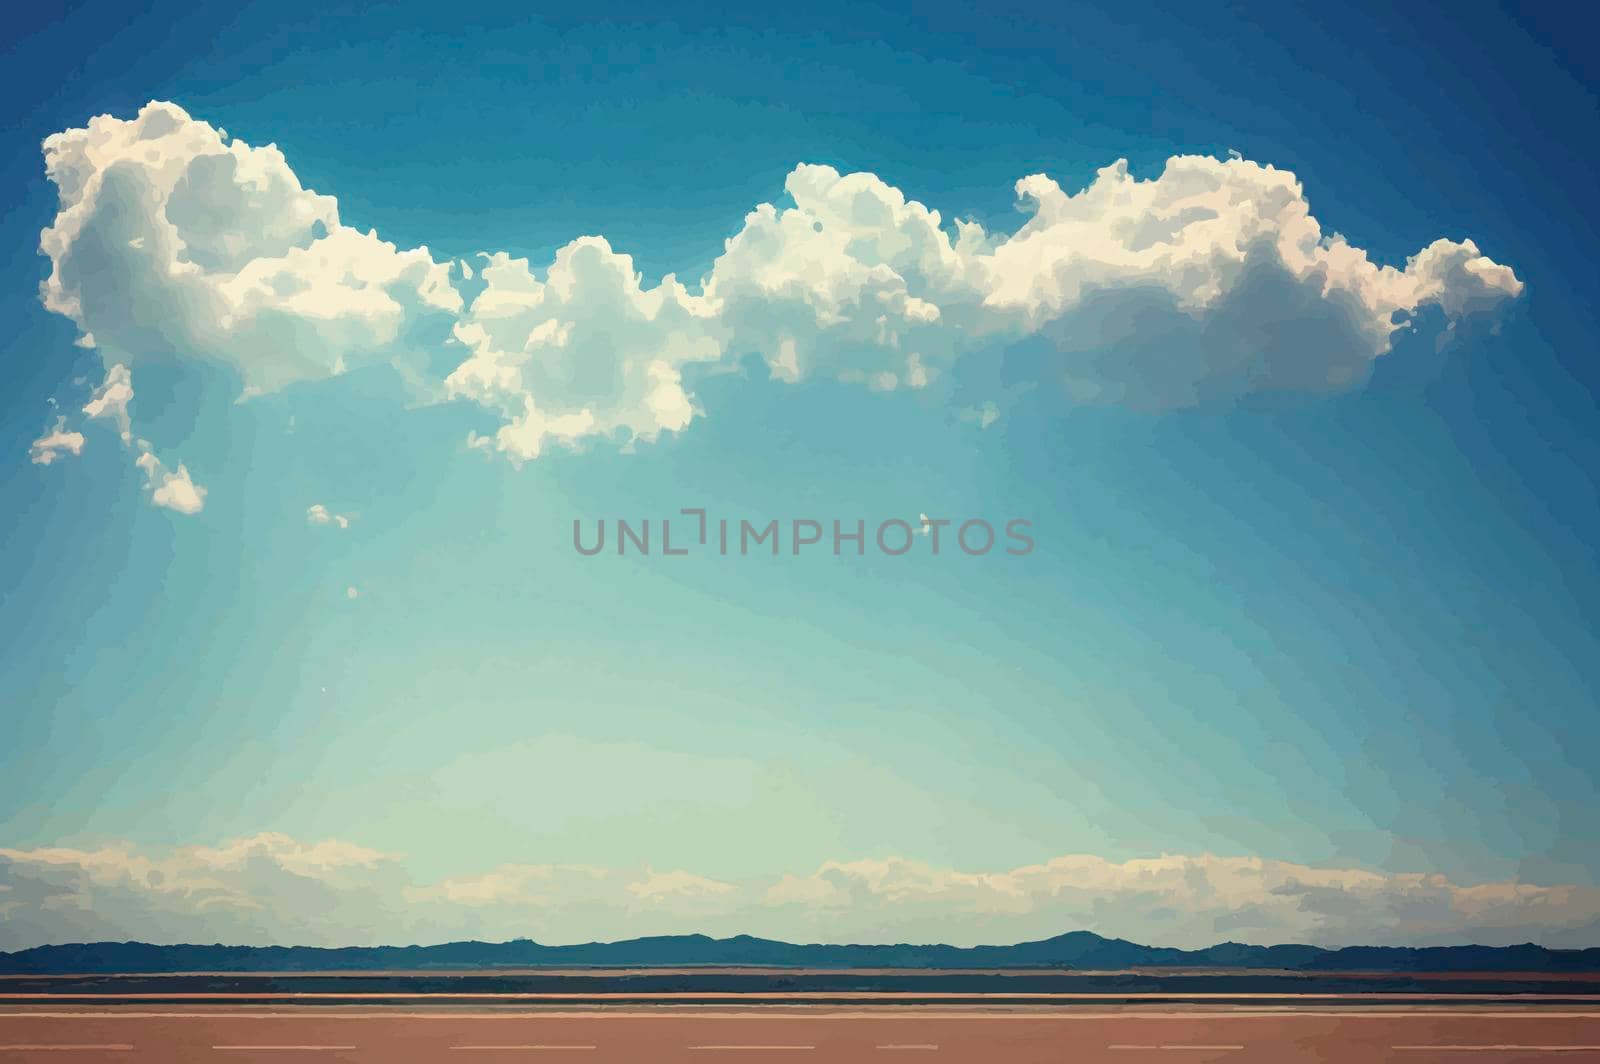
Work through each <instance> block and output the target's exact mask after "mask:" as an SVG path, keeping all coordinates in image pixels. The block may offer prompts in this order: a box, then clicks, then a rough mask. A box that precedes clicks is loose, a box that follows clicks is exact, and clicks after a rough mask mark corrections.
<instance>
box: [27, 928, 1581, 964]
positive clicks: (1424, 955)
mask: <svg viewBox="0 0 1600 1064" xmlns="http://www.w3.org/2000/svg"><path fill="white" fill-rule="evenodd" d="M696 966H719V967H729V966H751V967H775V968H826V969H853V968H900V969H927V968H985V969H993V968H1001V969H1054V970H1067V971H1070V970H1079V971H1106V970H1116V969H1124V968H1244V969H1274V970H1287V971H1297V972H1545V973H1562V972H1600V948H1591V949H1582V950H1576V949H1574V950H1558V949H1547V948H1545V947H1543V946H1537V945H1534V944H1532V943H1527V944H1524V945H1520V946H1471V945H1466V946H1434V947H1426V948H1407V947H1397V946H1349V947H1346V948H1343V949H1335V950H1328V949H1322V948H1320V947H1317V946H1302V945H1281V946H1251V945H1246V944H1243V943H1238V942H1223V943H1221V944H1219V945H1215V946H1209V947H1207V948H1205V949H1198V950H1182V949H1172V948H1165V947H1159V946H1143V945H1140V944H1138V943H1136V942H1128V941H1126V940H1124V939H1120V938H1104V937H1102V936H1100V935H1097V934H1094V933H1092V932H1089V931H1071V932H1068V933H1066V934H1064V935H1057V936H1056V937H1054V938H1047V939H1044V940H1042V941H1039V942H1020V943H1017V944H1015V945H1010V946H970V947H961V946H947V945H939V944H932V945H911V944H906V943H901V944H896V945H827V944H818V943H812V944H806V945H802V944H796V943H792V942H778V941H774V940H772V939H764V938H753V937H751V936H749V935H737V936H735V937H733V938H709V937H707V936H705V935H668V936H658V937H652V938H636V939H628V940H626V941H622V942H586V943H582V944H579V945H567V946H545V945H541V944H539V943H537V942H534V941H532V940H530V939H514V940H512V941H510V942H477V941H468V942H446V943H442V944H440V945H434V946H349V947H341V948H334V949H326V948H321V947H314V946H224V945H220V944H218V945H209V946H207V945H152V944H149V943H144V942H92V943H74V944H69V945H51V946H36V947H33V948H31V949H24V950H17V951H16V952H13V953H0V973H4V974H9V975H48V974H68V973H70V974H84V975H87V974H114V973H130V972H140V973H144V972H149V973H162V972H330V971H418V970H428V969H462V970H472V969H477V970H482V969H494V968H558V967H560V968H663V967H696Z"/></svg>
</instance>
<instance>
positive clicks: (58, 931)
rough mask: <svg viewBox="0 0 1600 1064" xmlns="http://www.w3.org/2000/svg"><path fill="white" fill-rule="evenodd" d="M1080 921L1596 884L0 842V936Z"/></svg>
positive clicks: (1522, 901)
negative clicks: (450, 862)
mask: <svg viewBox="0 0 1600 1064" xmlns="http://www.w3.org/2000/svg"><path fill="white" fill-rule="evenodd" d="M1074 929H1085V930H1091V931H1097V932H1100V933H1102V934H1106V935H1116V936H1122V937H1126V938H1131V939H1134V940H1137V941H1142V942H1146V943H1150V944H1156V945H1176V946H1200V945H1210V944H1212V943H1215V942H1217V941H1221V940H1228V939H1231V940H1236V941H1249V942H1257V943H1268V944H1270V943H1279V942H1310V943H1314V944H1320V945H1344V944H1351V943H1364V942H1378V943H1384V944H1406V943H1410V944H1424V945H1425V944H1436V943H1441V942H1461V941H1477V942H1483V943H1487V944H1496V945H1499V944H1507V943H1516V942H1524V941H1530V940H1531V941H1536V942H1541V943H1544V944H1546V945H1552V946H1561V945H1577V944H1587V943H1590V942H1592V940H1593V937H1594V933H1595V931H1596V929H1600V889H1597V888H1594V887H1579V886H1560V885H1557V886H1535V885H1530V884H1523V883H1514V882H1503V883H1483V884H1470V885H1468V884H1458V883H1453V882H1451V881H1449V880H1447V879H1445V878H1444V877H1442V876H1432V875H1410V874H1392V873H1380V872H1372V871H1366V870H1360V869H1350V868H1311V867H1307V866H1304V865H1297V864H1291V863H1288V862H1283V861H1270V860H1261V859H1256V858H1243V857H1215V856H1208V855H1200V856H1183V855H1169V856H1163V857H1157V858H1151V859H1148V860H1130V861H1124V862H1120V863H1119V862H1114V861H1107V860H1104V859H1102V858H1099V857H1093V856H1085V855H1075V856H1066V857H1060V858H1057V859H1055V860H1052V861H1049V862H1047V863H1045V864H1041V865H1030V866H1026V867H1021V868H1012V869H1007V870H1000V871H958V870H954V869H949V868H940V867H936V866H933V865H929V864H925V863H922V862H919V861H914V860H908V859H904V858H888V859H884V860H854V861H830V862H828V863H826V864H823V865H822V866H821V867H819V868H817V869H815V870H813V871H811V872H807V873H793V874H786V875H773V876H767V877H763V878H758V879H753V880H745V881H738V882H728V881H723V880H719V879H716V878H712V877H708V876H704V875H700V874H696V873H694V872H690V871H685V870H682V869H670V870H663V869H650V868H631V869H618V868H595V867H589V866H579V865H554V864H552V865H526V864H521V865H502V866H499V867H496V868H492V869H489V870H488V871H482V872H470V873H464V874H462V875H459V876H451V877H447V878H445V879H442V880H438V881H434V882H428V883H419V882H417V881H415V880H414V879H413V877H412V876H411V875H410V874H409V873H408V872H407V870H406V867H405V863H404V860H403V859H402V858H401V857H400V856H398V855H394V854H386V853H382V852H379V851H377V850H374V849H369V848H367V847H364V846H359V845H355V844H352V843H348V842H340V841H336V840H327V841H323V842H317V843H307V842H303V841H299V840H296V839H293V838H290V837H288V836H285V835H278V834H262V835H256V836H253V837H250V838H245V839H238V840H234V841H231V842H227V843H224V844H222V845H220V846H191V847H183V848H178V849H171V850H166V851H160V852H141V851H139V850H136V849H134V848H133V847H131V846H106V847H102V848H100V849H96V850H78V849H71V848H65V847H60V848H40V849H33V850H15V849H11V850H7V849H0V948H3V949H16V948H22V947H26V946H31V945H38V944H41V943H49V942H71V941H83V940H98V939H116V940H123V939H129V938H136V939H142V940H146V941H156V942H175V941H190V942H219V941H220V942H231V943H247V944H249V943H268V942H277V943H298V944H305V945H339V944H376V943H383V942H388V943H396V942H401V943H410V942H431V941H440V940H445V939H451V938H461V937H477V938H486V939H507V938H514V937H519V936H526V937H533V938H536V939H539V940H541V941H544V942H547V943H562V942H572V941H586V940H589V939H594V938H598V939H610V938H621V937H629V936H634V935H646V934H663V933H675V932H691V931H702V932H706V933H711V934H717V935H731V934H737V933H752V934H757V935H763V936H767V937H774V938H786V939H791V940H801V941H819V940H820V941H835V942H837V941H861V942H894V941H915V942H936V941H943V942H951V943H954V944H958V945H970V944H975V943H980V942H1012V941H1021V940H1028V939H1037V938H1044V937H1048V936H1050V935H1053V934H1056V933H1058V932H1061V931H1066V930H1074Z"/></svg>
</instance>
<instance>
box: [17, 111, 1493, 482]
mask: <svg viewBox="0 0 1600 1064" xmlns="http://www.w3.org/2000/svg"><path fill="white" fill-rule="evenodd" d="M44 151H45V159H46V168H47V172H48V174H49V176H50V178H51V180H52V181H54V182H55V184H56V186H57V189H58V192H59V198H60V211H59V213H58V214H57V216H56V219H55V222H54V224H53V225H52V226H51V227H50V228H48V229H46V230H45V231H44V233H43V234H42V237H41V248H42V249H43V251H44V252H45V253H46V254H47V255H48V256H49V257H50V259H51V263H52V271H51V274H50V277H49V279H48V280H47V281H46V282H45V283H44V285H43V288H42V296H43V299H44V302H45V305H46V306H48V307H49V308H50V309H51V310H54V311H57V312H58V313H61V314H64V315H67V316H68V317H70V318H72V319H73V320H74V321H75V322H76V323H77V324H78V326H79V328H80V329H81V330H82V332H83V341H82V342H84V343H85V344H89V345H92V346H96V347H98V348H99V349H100V350H101V352H102V354H103V357H104V358H105V359H106V362H107V364H108V365H113V364H118V363H128V364H133V363H137V362H138V361H141V360H147V359H157V358H177V359H188V360H198V361H203V362H212V363H220V364H223V365H226V366H229V367H231V368H233V369H234V370H236V371H237V372H238V373H239V374H240V375H241V377H242V378H243V380H244V382H245V385H246V387H247V389H249V390H269V389H273V388H278V387H281V386H283V385H285V384H288V383H290V382H293V381H298V380H307V379H315V378H319V377H326V376H329V375H333V374H337V373H340V372H342V371H344V370H345V369H348V368H353V367H355V366H358V365H362V364H371V363H380V362H385V361H391V360H395V359H397V358H401V357H403V356H407V355H415V354H417V353H419V352H422V353H426V352H428V351H434V352H437V351H438V350H440V349H442V348H441V345H442V344H444V343H445V341H446V339H447V337H448V339H449V340H451V341H453V342H454V343H455V344H456V345H459V347H461V348H464V350H465V355H464V357H463V359H462V361H461V362H460V364H459V365H457V366H456V368H455V369H454V371H453V372H451V373H449V374H448V376H447V378H446V379H445V380H443V381H438V382H436V383H437V384H438V385H439V391H440V394H442V395H446V396H450V397H456V398H464V399H470V400H472V401H474V402H476V403H479V404H481V405H482V406H484V407H485V408H486V409H487V410H488V411H490V412H492V413H493V414H494V415H495V416H496V417H497V419H498V424H497V425H496V426H495V428H494V431H493V433H492V434H490V435H483V436H480V435H477V434H474V435H473V437H472V438H471V442H472V443H473V445H474V446H481V447H484V448H489V449H495V450H498V451H501V452H503V453H505V454H506V455H507V456H509V457H510V458H511V459H512V460H514V461H517V462H521V461H524V460H528V459H532V458H535V457H537V456H538V455H540V454H541V453H543V452H544V451H545V450H546V449H547V448H548V446H549V445H551V444H552V443H555V444H558V445H562V446H569V447H575V446H579V445H581V444H582V443H583V442H584V441H586V440H588V439H591V438H596V437H607V438H612V439H616V440H619V441H624V442H628V443H631V442H633V441H638V440H643V441H649V440H652V439H655V438H656V437H658V436H659V435H660V434H661V433H662V432H675V431H678V430H681V429H683V428H685V427H686V426H687V425H689V424H690V422H691V421H692V420H693V419H694V418H695V417H697V416H699V415H700V414H701V413H702V411H701V410H700V408H699V406H698V405H697V403H696V401H695V398H694V396H693V394H692V393H691V390H690V387H689V384H688V383H687V382H686V376H685V371H686V369H688V368H689V367H692V366H694V365H696V364H708V363H717V362H732V361H736V360H738V359H742V358H744V357H745V356H747V355H751V354H755V355H758V356H760V357H761V358H763V359H765V360H766V362H767V364H768V365H769V366H770V368H771V370H772V373H773V375H774V376H776V377H778V378H780V379H784V380H799V379H802V378H805V377H808V376H828V377H834V378H838V379H840V380H844V381H855V382H860V383H862V384H864V385H866V386H868V387H872V388H875V389H879V390H885V391H890V390H895V389H900V388H920V387H925V386H928V385H929V384H931V383H932V382H934V381H936V380H938V379H939V377H940V376H941V375H942V374H944V373H946V372H947V371H948V370H949V369H950V368H951V367H952V366H953V365H954V364H955V363H956V362H957V361H958V360H960V359H961V358H963V357H964V356H970V355H973V354H974V353H993V352H995V351H1003V350H1004V349H1006V348H1007V347H1009V346H1010V345H1013V344H1016V343H1019V342H1022V341H1031V342H1032V343H1034V344H1036V345H1038V344H1042V345H1043V346H1044V349H1045V350H1046V351H1047V352H1048V355H1047V357H1044V358H1042V359H1031V360H1030V365H1033V366H1035V367H1036V370H1035V372H1036V373H1037V375H1038V381H1037V383H1039V384H1041V385H1043V386H1046V387H1051V388H1061V389H1064V390H1065V392H1066V394H1067V395H1068V396H1070V397H1072V398H1073V399H1075V400H1077V401H1082V402H1116V403H1126V404H1130V405H1134V406H1138V407H1144V408H1150V409H1165V408H1171V407H1177V406H1187V405H1193V404H1197V403H1204V402H1208V401H1216V400H1227V399H1230V398H1233V397H1236V396H1239V395H1242V394H1245V393H1247V392H1251V391H1255V390H1262V389H1293V390H1310V391H1322V390H1329V389H1338V388H1346V387H1351V386H1354V385H1356V384H1358V383H1359V382H1360V381H1361V380H1363V379H1364V377H1365V374H1366V372H1367V371H1368V369H1369V367H1370V365H1371V363H1372V362H1373V360H1374V359H1376V358H1377V357H1379V356H1381V355H1383V354H1384V353H1386V352H1387V351H1388V350H1389V349H1390V346H1391V343H1392V341H1393V339H1394V335H1395V333H1396V331H1397V330H1399V329H1403V328H1407V327H1410V325H1411V324H1412V322H1413V321H1414V319H1415V317H1416V316H1417V315H1418V313H1419V312H1420V311H1422V310H1424V309H1425V308H1429V307H1436V308H1438V310H1439V311H1440V312H1441V314H1442V315H1443V317H1444V318H1446V319H1449V320H1453V319H1455V318H1458V317H1461V316H1463V315H1468V314H1472V313H1475V312H1478V311H1482V310H1485V309H1489V308H1492V307H1494V306H1495V305H1496V304H1498V303H1500V302H1502V301H1504V300H1506V299H1508V298H1512V297H1515V296H1516V295H1517V294H1518V293H1520V291H1521V289H1522V284H1521V282H1520V281H1519V280H1518V279H1517V278H1516V276H1515V275H1514V274H1513V272H1512V271H1511V270H1510V269H1509V268H1507V267H1505V266H1502V265H1499V264H1497V263H1495V262H1493V261H1491V260H1490V259H1488V258H1487V257H1485V256H1483V255H1482V254H1481V253H1480V252H1479V250H1478V248H1477V247H1476V245H1474V244H1473V243H1472V241H1470V240H1465V241H1460V242H1456V241H1452V240H1438V241H1435V242H1434V243H1432V244H1430V245H1429V246H1427V247H1426V248H1423V249H1422V250H1421V251H1419V252H1418V253H1417V254H1416V255H1414V256H1412V257H1411V258H1410V259H1409V260H1408V261H1407V262H1406V264H1405V266H1404V267H1403V268H1396V267H1393V266H1380V265H1377V264H1375V263H1373V262H1372V261H1371V260H1370V259H1369V258H1368V256H1367V255H1366V253H1365V252H1363V251H1362V250H1360V249H1359V248H1357V247H1354V246H1353V245H1351V244H1350V243H1348V242H1347V241H1346V240H1345V239H1344V238H1343V237H1341V236H1339V235H1337V234H1329V233H1325V232H1324V231H1323V229H1322V227H1321V226H1320V225H1319V224H1318V222H1317V221H1316V219H1315V218H1314V217H1313V216H1312V214H1311V211H1310V206H1309V203H1308V201H1307V199H1306V196H1305V194H1304V190H1303V189H1302V187H1301V185H1300V183H1299V182H1298V181H1297V180H1296V178H1295V176H1294V175H1293V174H1291V173H1289V172H1287V171H1284V170H1278V169H1275V168H1273V167H1271V166H1265V165H1261V164H1258V163H1255V162H1251V161H1248V160H1244V159H1238V158H1231V159H1228V160H1226V161H1222V160H1217V159H1212V158H1208V157H1198V156H1179V157H1174V158H1172V159H1170V160H1169V161H1168V162H1167V164H1166V166H1165V168H1164V169H1163V170H1162V172H1161V173H1160V174H1159V175H1156V176H1155V177H1152V178H1149V179H1143V180H1141V179H1139V178H1136V177H1135V176H1134V175H1132V174H1130V173H1129V171H1128V167H1127V165H1126V163H1124V162H1120V161H1119V162H1117V163H1115V164H1113V165H1111V166H1109V167H1106V168H1105V169H1103V170H1101V171H1100V172H1099V174H1098V175H1097V176H1096V177H1095V179H1094V180H1093V181H1092V182H1091V183H1090V184H1089V185H1088V186H1087V187H1085V188H1083V189H1082V190H1080V191H1078V192H1076V193H1069V192H1068V191H1066V190H1064V189H1063V188H1062V187H1061V186H1060V185H1059V184H1058V183H1057V182H1055V181H1054V180H1052V179H1050V178H1049V177H1046V176H1044V175H1042V174H1035V175H1031V176H1027V177H1024V178H1022V179H1021V180H1020V181H1018V182H1017V184H1016V192H1017V195H1018V197H1019V199H1020V201H1021V202H1022V204H1023V205H1024V206H1025V207H1026V209H1027V210H1028V211H1029V212H1030V214H1029V217H1028V218H1027V220H1026V221H1025V223H1024V224H1023V225H1022V226H1021V227H1020V228H1019V229H1017V230H1016V231H1015V232H1013V233H1010V234H1004V233H991V232H986V231H985V230H984V229H983V227H981V226H979V225H977V224H976V223H972V222H963V221H959V220H958V221H955V222H953V223H949V224H947V222H946V220H945V219H944V218H943V217H942V216H941V215H940V214H939V212H938V211H935V210H932V209H929V208H928V207H926V206H924V205H923V204H921V203H918V202H916V201H914V200H910V199H908V198H907V197H906V196H905V194H904V193H902V192H901V191H900V190H899V189H897V188H895V187H894V186H892V185H890V184H889V183H887V182H886V181H884V180H883V179H881V178H879V177H877V176H875V175H873V174H868V173H853V174H841V173H839V172H838V171H836V170H834V169H833V168H831V167H827V166H813V165H800V166H797V167H796V168H795V170H794V171H793V172H792V173H791V174H789V176H788V178H787V180H786V182H785V191H786V193H787V195H788V198H789V200H790V201H791V202H790V204H789V205H787V206H779V205H776V204H771V203H767V204H761V205H759V206H757V207H756V208H755V209H754V210H752V211H751V212H750V213H749V214H748V215H747V216H746V217H745V219H744V221H743V224H742V226H741V227H740V228H739V229H738V231H737V232H736V233H735V234H734V235H733V236H732V237H731V238H730V239H729V240H728V241H727V242H726V246H725V249H724V251H723V253H722V254H721V255H720V256H719V257H718V258H717V259H716V261H715V262H714V264H713V266H712V268H711V270H710V272H709V273H708V274H707V275H706V276H705V277H704V278H702V279H700V281H699V282H698V283H697V284H694V285H685V284H683V283H680V282H679V281H678V280H677V279H676V278H675V277H673V276H670V275H669V276H667V277H665V278H663V279H662V280H661V281H660V282H659V283H658V284H654V285H650V284H646V283H645V282H644V279H643V278H642V277H641V276H640V275H639V273H638V271H637V270H636V269H635V267H634V265H633V261H632V259H631V258H630V257H629V256H628V255H626V254H623V253H621V252H619V251H617V250H614V249H613V248H612V246H611V245H610V244H609V243H608V242H607V241H606V240H605V239H604V238H603V237H599V236H587V237H582V238H580V239H577V240H574V241H572V242H571V243H569V244H567V245H566V246H564V247H562V248H561V249H560V250H559V251H557V252H556V254H555V256H554V259H553V261H551V262H550V263H549V264H548V265H544V266H540V265H536V264H532V263H530V262H528V261H527V260H525V259H517V258H512V257H510V256H509V255H507V254H505V253H492V254H486V255H485V260H486V264H485V265H484V266H483V267H482V269H481V270H480V271H478V273H477V275H476V276H474V274H473V272H472V271H471V269H470V268H469V267H466V265H465V264H464V263H463V264H462V269H461V270H459V271H457V272H458V275H459V276H460V277H461V278H463V280H462V283H463V284H469V283H470V284H471V285H472V287H473V288H474V289H475V290H476V294H475V296H474V298H473V299H472V300H471V302H470V305H464V303H463V300H462V296H461V294H460V293H459V292H458V291H457V289H456V287H455V285H454V283H453V282H452V279H451V274H452V270H453V268H454V264H452V263H450V262H435V261H433V259H432V257H431V256H430V255H429V253H428V252H427V250H426V249H425V248H417V249H413V250H408V251H403V250H399V249H397V248H396V247H394V246H393V245H391V244H388V243H385V242H384V241H382V240H381V239H379V237H378V236H377V234H376V233H365V234H363V233H360V232H357V231H355V230H353V229H350V228H348V227H346V226H344V225H343V224H342V223H341V222H340V220H339V213H338V206H337V203H336V202H335V200H334V199H333V198H332V197H331V196H326V195H320V194H318V193H315V192H313V191H310V190H308V189H306V188H304V187H303V186H302V185H301V183H300V181H299V179H298V178H297V177H296V175H295V174H294V172H293V171H292V170H291V169H290V167H289V165H288V163H287V161H286V160H285V159H284V157H283V155H282V153H281V152H279V151H278V150H277V149H276V148H275V147H273V146H272V145H268V146H266V147H261V148H253V147H250V146H249V145H247V144H244V143H243V142H240V141H237V140H230V139H229V138H228V137H227V136H226V134H224V133H223V132H221V131H219V130H217V129H214V128H212V127H211V126H210V125H208V124H206V123H205V122H201V121H197V120H195V119H192V118H190V117H189V116H188V115H187V114H185V113H184V112H183V111H182V110H181V109H180V108H178V107H176V106H174V105H172V104H165V103H151V104H149V105H147V106H146V107H145V108H143V109H142V110H141V111H140V112H139V115H138V116H137V117H136V118H134V119H132V120H120V119H117V118H114V117H111V116H101V117H99V118H95V119H93V120H92V121H90V122H89V123H88V125H87V126H86V127H85V128H82V129H72V130H67V131H65V132H62V133H58V134H55V135H53V136H51V137H49V138H47V139H46V141H45V142H44ZM647 206H648V205H646V207H647ZM424 361H425V360H424ZM969 398H976V399H978V400H980V401H985V400H986V401H988V402H990V403H992V401H993V399H992V397H984V396H976V397H969ZM977 409H990V407H989V406H980V407H978V408H977ZM992 420H993V419H992V418H989V419H987V420H986V421H985V422H984V423H985V424H987V423H989V422H991V421H992Z"/></svg>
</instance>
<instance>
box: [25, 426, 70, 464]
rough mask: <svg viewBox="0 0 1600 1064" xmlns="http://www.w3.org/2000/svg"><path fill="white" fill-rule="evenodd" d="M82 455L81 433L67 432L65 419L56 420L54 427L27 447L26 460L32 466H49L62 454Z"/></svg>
mask: <svg viewBox="0 0 1600 1064" xmlns="http://www.w3.org/2000/svg"><path fill="white" fill-rule="evenodd" d="M82 453H83V433H81V432H68V431H67V419H66V418H65V417H58V418H56V427H55V428H53V429H51V430H50V431H49V432H47V433H45V434H44V435H43V436H40V437H39V438H38V439H37V440H34V441H33V442H32V443H31V444H29V445H28V458H29V460H31V461H32V462H33V464H34V465H49V464H50V463H52V462H54V461H55V460H56V459H57V458H59V457H60V456H61V455H63V454H70V455H72V456H74V457H76V456H77V455H79V454H82Z"/></svg>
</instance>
